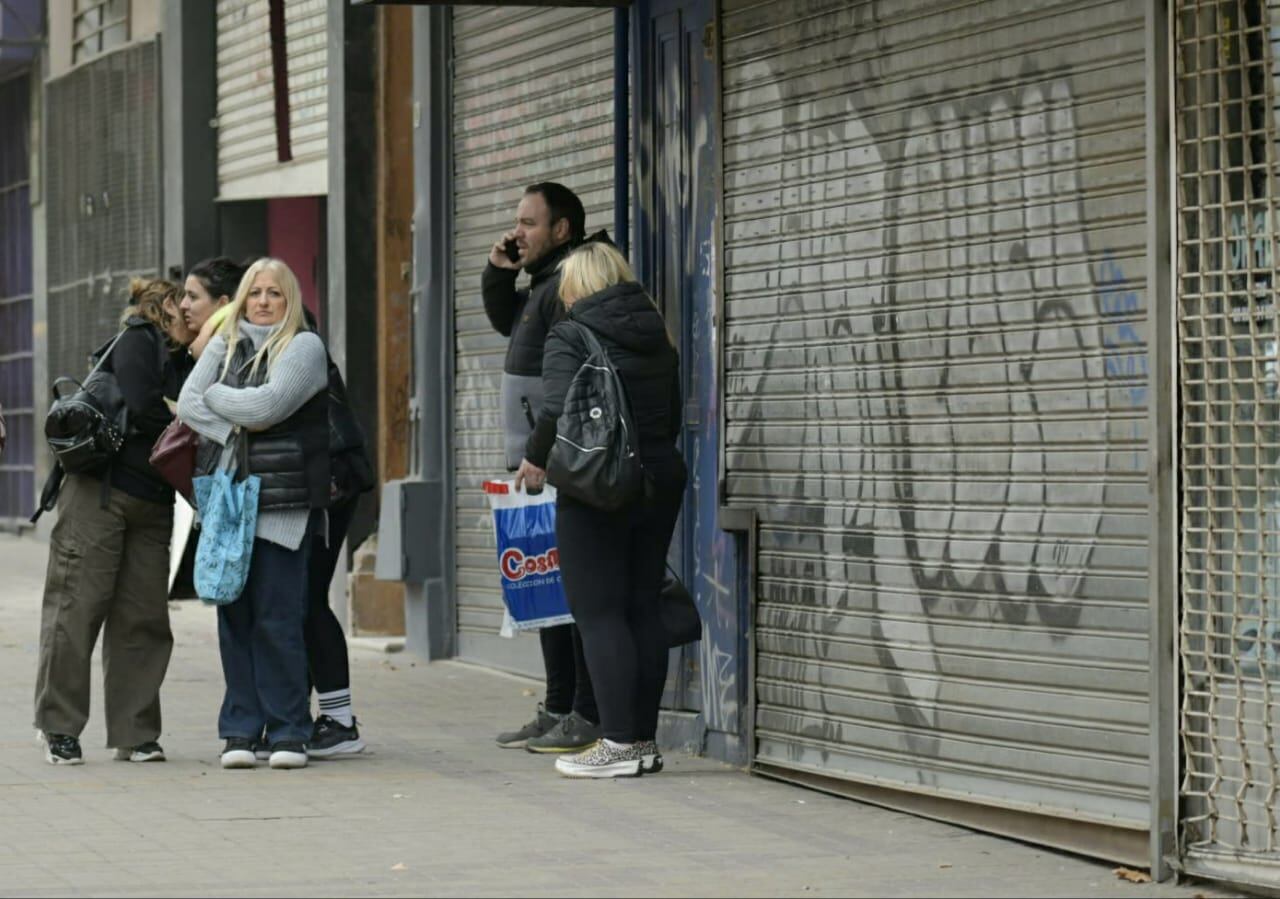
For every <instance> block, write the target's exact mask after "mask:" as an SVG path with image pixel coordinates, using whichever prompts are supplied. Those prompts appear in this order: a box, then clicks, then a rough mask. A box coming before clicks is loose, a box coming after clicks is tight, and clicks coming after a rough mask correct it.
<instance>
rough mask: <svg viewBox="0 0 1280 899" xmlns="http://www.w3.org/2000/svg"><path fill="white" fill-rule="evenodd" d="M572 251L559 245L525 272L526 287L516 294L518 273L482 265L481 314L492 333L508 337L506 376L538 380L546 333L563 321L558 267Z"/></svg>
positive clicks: (567, 245)
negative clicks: (527, 284) (527, 275)
mask: <svg viewBox="0 0 1280 899" xmlns="http://www.w3.org/2000/svg"><path fill="white" fill-rule="evenodd" d="M571 249H573V247H572V245H571V244H567V243H566V244H561V245H560V246H558V247H556V248H555V249H554V250H552V251H551V252H549V253H547V255H545V256H543V257H542V258H541V259H539V260H538V261H537V262H536V263H534V264H533V265H531V266H529V267H528V268H526V269H525V271H526V272H528V273H529V287H528V288H527V289H525V290H516V276H517V275H518V274H519V272H514V271H508V270H507V269H503V268H498V267H497V266H496V265H493V264H492V263H490V264H487V265H485V267H484V274H483V275H482V276H481V278H480V293H481V295H482V296H483V297H484V311H485V314H486V315H488V316H489V323H490V324H491V325H493V329H494V330H495V331H497V332H498V333H499V334H501V335H502V336H503V337H510V338H511V340H510V342H508V344H507V358H506V361H505V362H503V365H502V370H503V371H505V372H507V374H512V375H526V376H529V377H534V378H536V377H538V376H539V375H540V374H542V348H543V345H544V344H545V343H546V340H547V333H548V332H549V331H550V330H551V328H552V326H554V325H555V324H556V322H559V321H562V320H563V319H564V304H563V303H561V302H560V263H561V261H563V260H564V257H565V256H567V255H568V254H569V251H570V250H571Z"/></svg>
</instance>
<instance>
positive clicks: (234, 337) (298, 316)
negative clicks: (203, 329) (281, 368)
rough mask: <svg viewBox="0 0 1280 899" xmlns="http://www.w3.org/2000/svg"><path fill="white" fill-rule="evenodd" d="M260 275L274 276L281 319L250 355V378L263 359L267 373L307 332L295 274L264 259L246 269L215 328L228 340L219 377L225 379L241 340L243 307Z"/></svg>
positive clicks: (283, 265) (281, 264) (279, 264)
mask: <svg viewBox="0 0 1280 899" xmlns="http://www.w3.org/2000/svg"><path fill="white" fill-rule="evenodd" d="M263 272H267V273H268V274H271V275H273V276H274V277H275V279H276V284H278V285H279V287H280V292H281V293H282V294H284V318H283V319H282V320H281V321H280V323H279V324H278V325H276V326H275V330H274V331H272V332H271V336H270V337H268V338H267V339H266V340H264V341H263V342H262V346H260V347H258V351H257V352H256V353H254V354H253V366H252V367H251V368H250V369H249V377H250V378H252V377H253V376H254V375H255V374H257V371H258V366H259V365H261V364H262V362H263V360H266V363H267V370H268V371H270V370H271V366H272V365H273V364H274V363H275V361H276V359H278V358H279V357H280V354H281V353H283V352H284V351H285V348H286V347H287V346H289V342H290V341H292V340H293V338H294V337H296V336H297V334H298V332H299V331H306V330H307V321H306V318H305V317H304V316H303V314H302V288H300V287H299V286H298V278H297V276H295V275H294V273H293V269H291V268H289V266H287V265H285V263H283V262H281V261H280V260H279V259H272V258H270V257H268V256H264V257H263V258H261V259H259V260H258V261H257V262H255V263H254V264H253V265H251V266H249V270H248V271H246V272H245V273H244V277H243V278H241V279H240V286H239V287H238V288H237V289H236V298H235V299H234V300H232V301H231V302H230V304H228V306H227V317H226V319H225V320H224V321H223V322H222V324H221V325H220V326H219V327H218V331H217V333H219V334H221V335H222V336H223V337H224V338H225V339H226V341H227V356H226V358H225V359H224V360H223V362H222V376H221V377H222V378H225V377H226V376H227V372H228V371H230V369H231V360H232V358H233V357H234V356H235V353H236V344H237V343H239V341H240V320H241V319H242V318H244V307H245V303H246V302H247V301H248V299H249V290H250V289H251V288H252V287H253V282H254V281H255V280H256V279H257V277H258V275H260V274H261V273H263Z"/></svg>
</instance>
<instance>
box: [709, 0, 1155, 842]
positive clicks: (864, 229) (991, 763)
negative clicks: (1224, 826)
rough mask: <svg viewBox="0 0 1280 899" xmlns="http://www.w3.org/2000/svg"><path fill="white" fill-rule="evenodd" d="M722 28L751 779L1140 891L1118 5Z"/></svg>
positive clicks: (1137, 437) (733, 430) (733, 415)
mask: <svg viewBox="0 0 1280 899" xmlns="http://www.w3.org/2000/svg"><path fill="white" fill-rule="evenodd" d="M721 9H722V17H721V23H722V26H723V28H722V32H723V82H724V96H723V110H724V126H723V127H724V244H725V246H724V267H725V271H724V284H725V301H724V303H725V323H724V328H725V330H724V343H725V347H726V350H725V367H726V371H725V391H726V396H725V398H724V403H725V414H726V418H727V424H726V431H725V440H726V447H725V457H726V467H727V471H726V478H727V482H726V492H727V500H728V502H729V503H730V504H731V505H734V506H740V507H743V506H745V507H752V508H754V509H756V510H757V513H758V516H759V522H760V525H759V534H758V547H759V549H758V558H757V560H756V563H757V571H758V583H757V597H758V603H757V608H756V610H755V622H754V634H755V646H756V660H755V662H756V682H755V685H754V686H755V695H756V718H755V726H756V731H755V733H756V738H757V744H758V745H757V747H756V759H757V762H758V763H761V764H764V765H767V766H769V767H770V770H772V771H774V772H780V773H781V774H782V776H789V775H788V772H800V773H801V775H803V776H806V777H807V776H812V775H821V776H826V777H831V778H840V779H846V780H849V781H855V782H858V783H861V784H872V785H878V786H882V787H892V788H895V789H899V790H902V791H910V792H913V793H925V794H929V795H931V796H934V797H944V798H951V799H957V800H962V801H964V802H969V803H976V804H980V805H983V806H988V807H998V808H1010V809H1019V810H1023V811H1028V812H1033V813H1036V814H1040V815H1053V816H1057V817H1059V818H1068V819H1072V820H1075V821H1080V822H1090V823H1094V824H1098V825H1107V826H1109V831H1108V833H1109V834H1111V835H1112V836H1109V837H1108V838H1107V839H1106V840H1102V839H1097V842H1095V843H1094V844H1093V846H1094V847H1100V848H1095V849H1094V850H1093V851H1098V852H1100V853H1102V854H1105V855H1110V856H1112V857H1117V856H1124V855H1128V856H1129V857H1133V858H1136V859H1137V860H1143V859H1145V858H1146V857H1147V850H1146V836H1145V832H1146V829H1147V827H1148V821H1149V801H1148V778H1149V768H1148V759H1149V749H1150V747H1149V733H1148V724H1147V722H1148V717H1149V711H1148V710H1149V703H1148V662H1147V659H1148V621H1149V619H1148V614H1149V613H1148V600H1147V591H1148V586H1147V585H1148V578H1147V551H1146V532H1147V528H1148V519H1147V503H1148V490H1147V467H1148V463H1147V458H1148V456H1147V452H1148V449H1147V433H1146V421H1147V414H1148V395H1147V390H1148V387H1147V369H1146V337H1145V334H1146V330H1147V325H1146V322H1147V303H1148V298H1147V296H1146V290H1145V284H1144V281H1143V277H1144V272H1145V268H1146V257H1147V253H1146V246H1145V233H1144V222H1145V220H1146V215H1145V203H1146V188H1145V171H1144V165H1145V139H1146V138H1145V128H1146V119H1145V115H1144V106H1143V103H1144V96H1145V89H1144V68H1143V65H1144V63H1143V61H1144V39H1143V23H1144V4H1143V3H1142V2H1140V0H1125V2H1098V0H1091V2H1078V0H1056V2H1050V0H1042V2H1037V3H1025V2H1015V0H983V2H966V3H959V4H957V3H949V2H938V0H903V2H851V0H804V2H800V0H797V2H794V3H792V2H788V3H777V2H771V0H725V2H723V3H722V4H721ZM970 814H975V815H976V814H977V813H976V812H970ZM982 815H983V816H984V817H983V820H984V821H986V822H990V821H992V820H994V819H995V818H996V814H995V813H993V812H986V811H984V812H982ZM1042 821H1043V824H1044V827H1045V828H1050V827H1052V826H1054V824H1055V822H1051V821H1047V820H1043V819H1042ZM1085 830H1086V828H1079V829H1078V831H1077V833H1078V834H1080V835H1081V836H1082V838H1083V833H1084V831H1085ZM1089 832H1090V833H1091V834H1093V835H1094V837H1095V838H1096V837H1098V836H1099V834H1100V831H1099V830H1098V829H1096V828H1095V829H1090V831H1089ZM1019 833H1020V835H1023V836H1025V837H1026V838H1029V839H1040V838H1042V837H1041V836H1040V834H1039V833H1037V832H1035V829H1034V828H1030V829H1028V828H1020V830H1019Z"/></svg>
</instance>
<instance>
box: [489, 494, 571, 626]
mask: <svg viewBox="0 0 1280 899" xmlns="http://www.w3.org/2000/svg"><path fill="white" fill-rule="evenodd" d="M484 492H485V495H486V496H488V498H489V508H490V509H491V510H492V511H493V531H494V536H495V538H496V539H497V543H498V556H497V563H498V578H499V581H500V582H501V584H502V602H503V604H504V605H505V606H506V613H507V614H506V616H504V621H503V630H504V631H506V630H507V626H508V622H507V620H506V619H507V618H508V617H509V619H510V627H511V629H512V630H515V631H526V630H534V629H536V628H541V627H551V626H553V625H557V624H568V623H570V622H571V621H573V616H572V615H570V614H569V604H568V603H567V602H566V601H565V598H564V587H563V586H562V585H561V583H560V551H559V549H558V548H557V547H556V491H555V488H554V487H544V488H543V489H542V492H541V493H536V494H530V493H528V492H527V491H525V490H516V489H515V482H514V481H485V482H484Z"/></svg>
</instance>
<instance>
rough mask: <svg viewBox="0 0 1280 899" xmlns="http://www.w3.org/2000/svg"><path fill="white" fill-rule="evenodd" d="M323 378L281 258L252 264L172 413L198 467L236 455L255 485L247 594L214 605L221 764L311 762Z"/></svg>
mask: <svg viewBox="0 0 1280 899" xmlns="http://www.w3.org/2000/svg"><path fill="white" fill-rule="evenodd" d="M327 384H328V375H327V366H326V355H325V349H324V344H323V343H322V342H321V340H320V338H319V337H318V336H317V335H316V334H315V333H313V332H311V331H309V330H307V329H306V324H305V320H304V317H303V306H302V296H301V292H300V290H299V288H298V280H297V278H296V277H295V276H294V274H293V272H292V271H290V269H289V267H288V266H287V265H285V264H284V263H283V262H281V261H280V260H278V259H259V260H258V261H257V262H255V263H254V264H253V265H251V266H250V267H249V270H248V271H247V272H246V273H245V276H244V278H243V280H242V281H241V282H240V288H239V290H238V291H237V292H236V297H235V300H233V301H232V304H231V310H230V311H229V312H228V315H227V319H226V321H225V322H224V324H223V325H222V327H221V328H220V329H219V331H218V333H217V335H216V336H215V337H214V338H213V339H212V340H210V341H209V344H208V346H207V347H206V348H205V350H204V352H203V353H202V354H201V356H200V361H199V362H198V363H197V364H196V368H195V370H194V371H193V372H192V373H191V375H190V377H189V378H188V379H187V382H186V384H185V385H184V386H183V389H182V395H181V397H180V398H179V401H178V416H179V418H181V419H182V420H183V421H184V422H186V423H187V424H188V425H189V426H190V427H191V428H192V429H193V430H195V431H196V432H197V433H198V434H199V435H200V437H201V441H200V450H199V453H198V463H197V468H198V471H197V474H208V473H210V472H211V471H213V470H215V469H216V468H217V467H218V466H219V465H220V464H222V463H223V461H224V460H226V459H229V458H232V457H234V458H235V459H236V460H237V463H236V467H237V476H244V475H246V474H254V475H257V476H258V477H259V478H260V479H261V482H262V483H261V489H260V492H259V497H258V524H257V532H256V539H255V540H254V545H253V556H252V561H251V562H250V565H249V576H248V580H247V582H246V584H245V588H244V592H243V593H242V594H241V596H240V598H239V599H237V600H236V601H235V602H232V603H230V604H228V605H224V606H220V607H219V609H218V642H219V646H220V648H221V652H222V672H223V677H224V678H225V681H226V694H225V696H224V699H223V703H222V710H221V713H220V714H219V716H218V731H219V737H221V738H222V739H223V740H225V741H226V744H225V747H224V749H223V752H222V766H223V767H224V768H251V767H253V766H254V765H255V764H256V758H257V753H258V752H260V751H263V750H266V751H267V752H268V753H269V759H270V764H271V767H272V768H301V767H304V766H305V765H306V764H307V751H306V749H307V747H306V743H307V740H308V738H309V737H310V735H311V714H310V701H309V700H310V685H309V683H308V679H307V654H306V644H305V639H304V633H303V629H304V626H305V622H306V614H307V592H306V588H307V553H308V550H309V547H310V545H311V541H310V539H309V538H310V536H311V535H312V534H313V533H314V532H315V531H316V530H317V529H318V528H323V527H324V513H323V510H324V508H325V507H326V505H327V504H328V499H329V430H328V395H327V391H326V387H327ZM264 732H265V735H266V746H261V745H259V743H260V740H261V737H262V735H263V734H264Z"/></svg>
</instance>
